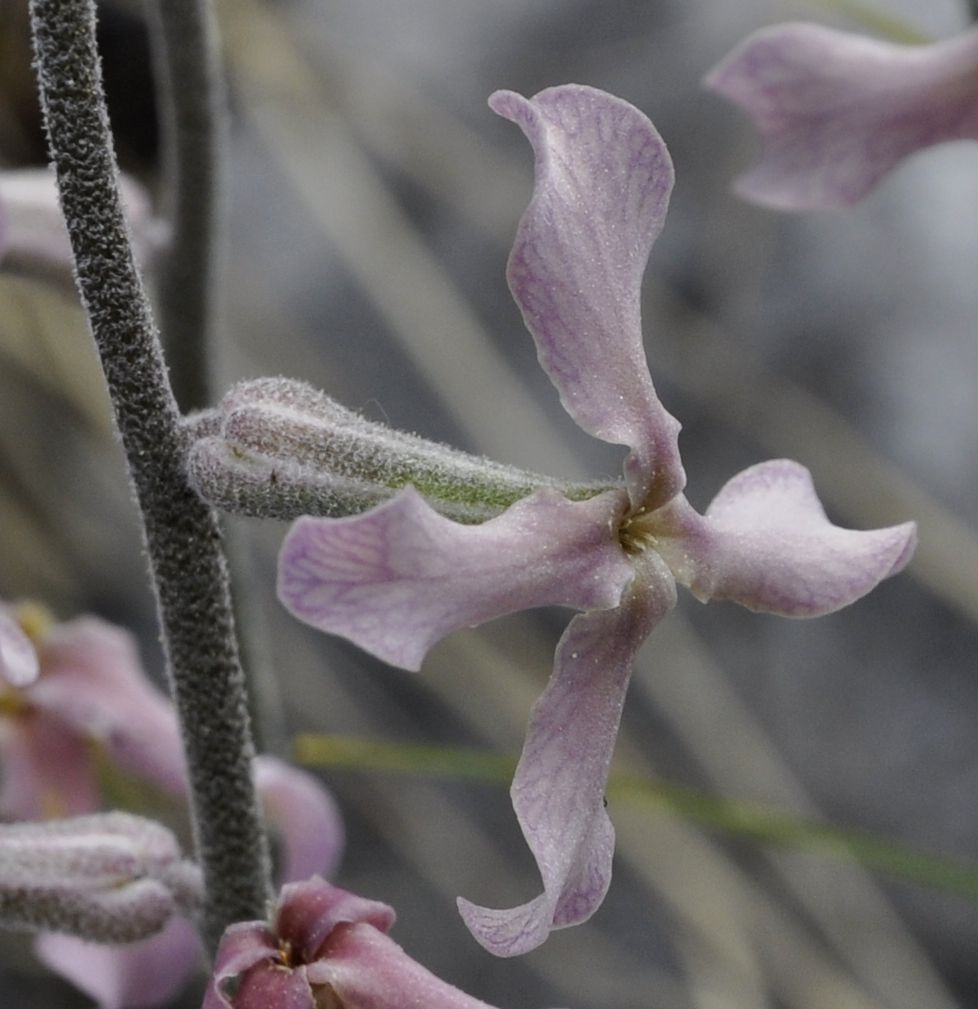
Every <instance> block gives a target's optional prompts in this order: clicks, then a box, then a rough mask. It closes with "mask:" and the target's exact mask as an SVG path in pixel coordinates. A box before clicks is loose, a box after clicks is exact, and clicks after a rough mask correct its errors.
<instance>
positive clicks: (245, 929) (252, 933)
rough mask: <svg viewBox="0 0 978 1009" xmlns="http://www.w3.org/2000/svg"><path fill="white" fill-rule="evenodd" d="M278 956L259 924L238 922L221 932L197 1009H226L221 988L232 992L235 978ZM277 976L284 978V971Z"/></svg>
mask: <svg viewBox="0 0 978 1009" xmlns="http://www.w3.org/2000/svg"><path fill="white" fill-rule="evenodd" d="M278 952H279V950H278V943H277V942H276V939H275V936H273V935H272V933H271V932H270V931H269V929H268V926H267V925H266V924H265V923H264V922H262V921H243V922H238V923H237V924H236V925H231V926H230V927H229V928H227V929H225V931H224V935H223V936H222V937H221V942H220V945H219V946H218V948H217V955H216V956H215V957H214V970H213V972H212V973H211V977H210V981H209V982H208V984H207V991H206V992H205V994H204V1003H203V1005H202V1007H201V1009H230V1007H231V1004H232V1003H231V1001H230V999H229V998H228V997H227V995H226V994H225V987H228V988H233V987H234V981H235V979H236V978H238V977H240V976H241V975H242V974H244V973H245V972H246V971H248V970H250V969H251V968H252V967H254V966H255V965H256V964H260V963H261V962H262V961H263V960H268V961H272V960H275V959H276V958H277V956H278ZM280 973H282V974H283V976H285V975H286V972H285V971H281V972H280ZM225 982H230V984H228V985H225Z"/></svg>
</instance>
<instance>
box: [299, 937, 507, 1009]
mask: <svg viewBox="0 0 978 1009" xmlns="http://www.w3.org/2000/svg"><path fill="white" fill-rule="evenodd" d="M306 975H307V977H308V979H309V982H310V983H311V984H312V985H313V986H314V988H315V986H318V985H329V987H330V988H332V990H333V992H335V994H336V995H337V996H338V999H337V1004H338V1005H342V1006H346V1007H348V1009H405V1007H407V1006H424V1007H425V1009H491V1007H490V1006H488V1005H487V1004H486V1003H485V1002H481V1001H480V1000H479V999H477V998H473V997H472V996H471V995H466V994H465V992H462V991H459V989H458V988H455V987H453V986H452V985H450V984H448V983H447V982H445V981H442V980H441V979H440V978H437V977H435V975H434V974H432V973H431V972H430V971H428V970H426V969H425V968H424V967H422V966H421V964H419V963H418V962H417V961H415V960H413V959H411V957H409V956H408V955H407V953H405V952H404V950H403V949H401V947H400V946H398V945H397V943H396V942H394V940H393V939H391V938H390V937H389V936H387V935H385V934H384V933H383V932H379V931H377V929H375V928H374V927H373V926H372V925H368V924H364V923H356V924H342V925H338V926H337V927H336V928H335V929H333V932H332V934H331V935H330V937H329V940H328V942H327V943H326V945H325V946H324V947H323V951H322V956H321V958H320V959H319V960H317V961H316V962H315V963H313V964H310V965H309V967H307V968H306ZM326 1004H327V1005H332V1004H333V1003H332V1002H331V1001H330V1000H329V999H328V998H327V999H326Z"/></svg>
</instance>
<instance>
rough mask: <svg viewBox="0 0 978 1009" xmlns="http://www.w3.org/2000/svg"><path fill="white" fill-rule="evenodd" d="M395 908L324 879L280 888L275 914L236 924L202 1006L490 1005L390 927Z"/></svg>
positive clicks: (356, 1008)
mask: <svg viewBox="0 0 978 1009" xmlns="http://www.w3.org/2000/svg"><path fill="white" fill-rule="evenodd" d="M393 924H394V911H393V909H392V908H390V907H388V906H387V905H386V904H381V903H380V902H379V901H376V900H368V899H366V898H365V897H358V896H357V895H356V894H353V893H349V892H347V891H346V890H341V889H339V887H335V886H332V885H331V884H330V883H327V882H325V881H324V880H322V879H318V878H314V879H311V880H309V881H308V882H305V883H293V884H292V885H290V886H286V887H285V888H284V889H283V890H282V895H281V897H280V899H279V904H278V908H277V910H276V913H275V918H274V921H273V923H272V924H271V925H268V924H267V923H266V922H263V921H254V922H242V923H241V924H238V925H232V926H231V927H230V928H229V929H228V930H227V931H226V932H225V933H224V938H223V939H222V940H221V945H220V947H219V948H218V951H217V957H216V959H215V963H214V973H213V975H212V977H211V981H210V985H209V986H208V989H207V994H206V995H205V997H204V1004H203V1007H202V1009H272V1007H274V1009H284V1007H288V1009H405V1007H407V1006H424V1007H425V1009H491V1006H488V1005H487V1004H486V1003H485V1002H480V1001H479V1000H478V999H475V998H472V997H471V996H470V995H466V994H465V993H464V992H462V991H459V989H458V988H454V987H452V985H450V984H448V983H446V982H445V981H442V980H440V979H439V978H437V977H435V976H434V974H432V973H431V972H430V971H427V970H425V968H424V967H422V966H421V965H420V964H419V963H417V962H416V961H415V960H412V959H411V957H409V956H408V955H407V953H405V952H404V950H403V949H401V947H400V946H398V945H397V943H396V942H394V940H393V939H391V938H390V937H389V936H388V935H387V932H388V930H389V929H390V927H391V925H393Z"/></svg>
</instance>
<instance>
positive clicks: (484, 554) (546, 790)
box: [279, 86, 915, 956]
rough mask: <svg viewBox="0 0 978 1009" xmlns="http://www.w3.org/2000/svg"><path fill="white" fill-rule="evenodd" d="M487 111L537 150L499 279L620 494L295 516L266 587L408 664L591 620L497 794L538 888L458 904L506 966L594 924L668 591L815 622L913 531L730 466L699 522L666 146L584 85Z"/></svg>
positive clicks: (407, 496)
mask: <svg viewBox="0 0 978 1009" xmlns="http://www.w3.org/2000/svg"><path fill="white" fill-rule="evenodd" d="M490 104H491V106H492V108H493V109H494V110H495V111H496V112H497V113H499V114H500V115H502V116H504V117H505V118H507V119H510V120H512V121H513V122H515V123H516V124H517V125H518V126H519V127H520V128H521V129H522V130H523V132H524V133H525V134H526V136H527V138H528V139H529V141H530V143H531V144H532V146H533V149H534V152H535V155H536V179H535V187H534V193H533V198H532V200H531V202H530V205H529V207H528V209H527V211H526V213H525V215H524V217H523V219H522V221H521V223H520V226H519V231H518V233H517V237H516V243H515V246H514V248H513V251H512V254H511V256H510V260H509V273H508V276H509V283H510V288H511V290H512V292H513V295H514V297H515V299H516V301H517V302H518V304H519V306H520V308H521V310H522V313H523V317H524V319H525V321H526V324H527V327H528V328H529V330H530V332H531V333H532V334H533V337H534V339H535V341H536V345H537V352H538V355H539V359H540V363H541V364H542V365H543V367H544V369H545V370H546V371H547V373H548V375H549V376H550V378H551V380H552V381H553V383H554V385H555V386H556V387H557V389H558V391H559V393H560V396H561V401H562V402H563V405H564V407H565V408H566V409H567V411H568V412H569V413H570V414H571V416H572V417H573V418H574V420H576V421H577V423H578V424H579V425H580V426H581V427H583V428H584V430H585V431H587V432H589V433H590V434H592V435H594V436H595V437H597V438H600V439H602V440H604V441H607V442H611V443H614V444H624V445H627V446H628V447H629V449H630V453H629V455H628V458H627V460H626V462H625V480H624V484H623V485H622V486H621V488H620V489H617V490H609V491H606V492H604V493H601V494H600V495H597V496H595V497H592V498H590V499H588V500H584V501H576V502H572V501H570V500H567V499H566V498H564V497H563V496H562V495H561V494H560V493H559V492H558V491H556V490H554V489H552V488H544V489H542V490H539V491H537V492H535V493H534V494H532V495H531V496H529V497H527V498H524V499H522V500H520V501H518V502H517V503H516V504H514V505H512V506H511V507H510V508H509V509H508V510H506V511H505V512H504V513H503V514H502V515H500V516H498V517H496V518H493V519H490V520H489V521H487V522H485V523H483V524H482V525H474V526H463V525H459V524H457V523H454V522H452V521H450V520H449V519H446V518H444V517H443V516H441V515H439V514H437V513H436V512H435V511H433V510H432V509H431V508H430V507H429V506H428V504H427V503H426V502H425V501H424V500H423V499H422V497H421V496H420V495H419V494H418V493H417V492H416V491H414V490H413V489H412V488H407V489H405V490H403V491H401V492H400V493H399V494H398V495H397V496H396V497H394V498H393V499H392V500H390V501H388V502H386V503H384V504H381V505H379V506H377V507H375V508H373V509H372V510H371V511H368V512H366V513H364V514H362V515H358V516H351V517H347V518H338V519H315V518H308V517H307V518H302V519H299V520H298V521H297V522H296V523H295V525H294V526H293V528H292V529H291V530H290V532H289V535H288V537H287V538H286V541H285V543H284V545H283V548H282V553H281V558H280V568H279V594H280V597H281V599H282V600H283V602H284V603H285V605H286V606H287V607H289V609H290V610H291V611H292V612H293V613H294V614H295V615H297V616H298V617H300V618H301V619H303V620H305V621H307V622H308V623H310V624H312V625H314V626H316V627H318V628H321V629H322V630H326V631H329V632H331V633H334V634H340V635H342V636H344V637H346V638H348V639H350V640H351V641H354V642H355V643H357V644H358V645H360V646H361V647H362V648H364V649H366V650H367V651H369V652H371V653H373V654H374V655H376V656H378V657H380V658H382V659H384V660H386V661H388V662H391V663H393V664H396V665H399V666H402V667H405V668H408V669H417V668H418V667H419V665H420V663H421V661H422V659H423V657H424V655H425V653H426V652H427V650H428V649H429V648H430V647H431V646H432V645H433V644H434V643H435V642H436V641H437V640H439V639H440V638H441V637H443V636H444V635H446V634H448V633H450V632H451V631H453V630H456V629H459V628H463V627H467V626H470V625H474V624H478V623H481V622H483V621H486V620H489V619H491V618H493V617H497V616H501V615H503V614H506V613H511V612H513V611H516V610H521V609H524V608H527V607H532V606H544V605H561V606H567V607H571V608H574V609H578V610H583V611H585V612H583V613H582V614H579V615H578V616H575V617H574V619H573V620H572V621H571V623H570V625H569V627H568V628H567V630H566V631H565V633H564V635H563V637H562V639H561V641H560V643H559V645H558V646H557V652H556V657H555V664H554V671H553V675H552V677H551V680H550V683H549V685H548V686H547V688H546V690H545V691H544V693H543V695H542V696H541V697H540V699H539V700H538V701H537V703H536V705H535V706H534V708H533V711H532V713H531V716H530V722H529V727H528V730H527V737H526V743H525V746H524V749H523V754H522V757H521V760H520V763H519V766H518V768H517V771H516V775H515V778H514V781H513V786H512V798H513V805H514V807H515V810H516V814H517V817H518V819H519V822H520V826H521V827H522V830H523V834H524V836H525V837H526V840H527V843H528V844H529V846H530V849H531V850H532V852H533V854H534V856H535V858H536V862H537V865H538V867H539V870H540V873H541V876H542V878H543V892H542V893H541V894H540V895H539V896H538V897H536V898H535V899H533V900H531V901H529V902H528V903H526V904H523V905H522V906H520V907H516V908H512V909H508V910H496V909H489V908H484V907H479V906H477V905H474V904H472V903H470V902H468V901H466V900H462V899H460V900H459V908H460V911H461V913H462V915H463V917H464V919H465V921H466V923H467V925H468V926H469V928H470V929H471V931H472V932H473V934H474V935H475V936H476V938H477V939H478V940H479V941H480V942H481V943H482V944H483V945H484V946H485V947H486V948H487V949H489V950H490V951H492V952H494V953H497V954H499V955H503V956H510V955H514V954H517V953H523V952H526V951H528V950H530V949H533V948H534V947H535V946H537V945H539V944H540V943H541V942H543V941H544V940H545V939H546V937H547V935H548V934H549V932H550V930H551V929H553V928H559V927H563V926H567V925H573V924H576V923H578V922H581V921H583V920H584V919H586V918H587V917H589V916H590V915H591V914H592V913H593V912H594V910H595V909H596V908H597V907H598V905H599V904H600V903H601V900H602V899H603V897H604V894H605V892H606V890H607V888H608V885H609V881H610V873H611V859H612V851H613V846H614V830H613V828H612V825H611V822H610V820H609V818H608V815H607V813H606V812H605V809H604V803H603V801H602V800H603V795H604V788H605V782H606V778H607V774H608V767H609V763H610V759H611V754H612V749H613V746H614V741H615V736H616V733H617V730H618V724H619V719H620V715H621V709H622V703H623V700H624V696H625V690H626V686H627V683H628V679H629V676H630V673H631V668H632V664H633V659H634V657H635V654H636V652H637V650H638V648H639V647H640V646H641V644H642V643H643V642H644V641H645V639H646V637H648V635H649V633H650V632H651V631H652V629H653V628H654V627H655V625H656V623H657V622H658V621H659V620H660V619H661V618H662V617H663V616H664V615H665V614H666V613H667V612H668V610H669V609H670V608H671V607H672V606H673V604H674V603H675V599H676V582H679V583H681V584H683V585H686V586H687V587H688V588H689V589H691V591H692V592H693V593H694V595H696V596H697V597H698V598H699V599H701V600H704V601H705V600H708V599H732V600H734V601H736V602H739V603H741V604H742V605H744V606H747V607H749V608H751V609H754V610H760V611H766V612H772V613H779V614H784V615H787V616H794V617H809V616H818V615H820V614H825V613H830V612H832V611H834V610H837V609H839V608H840V607H843V606H846V605H847V604H849V603H851V602H853V601H854V600H855V599H858V598H859V597H860V596H862V595H864V594H865V593H866V592H868V591H870V589H872V588H873V587H874V586H875V585H876V584H877V583H878V582H879V581H880V580H881V579H883V578H885V577H887V576H888V575H891V574H893V573H894V572H896V571H899V570H900V569H901V568H902V567H903V566H904V565H905V564H906V563H907V561H908V559H909V557H910V555H911V553H912V550H913V546H914V540H915V529H914V526H913V525H912V524H905V525H901V526H896V527H893V528H889V529H881V530H876V531H873V532H853V531H849V530H844V529H840V528H838V527H837V526H834V525H832V524H831V523H830V522H829V520H828V519H827V518H826V516H825V513H824V511H823V510H822V507H821V505H820V504H819V501H818V498H817V497H816V495H815V492H814V490H813V487H812V483H811V479H810V477H809V474H808V472H807V470H805V469H804V468H803V467H802V466H800V465H798V464H797V463H794V462H787V461H784V460H776V461H773V462H767V463H762V464H761V465H758V466H754V467H752V468H750V469H748V470H745V471H744V472H743V473H740V474H739V475H738V476H736V477H734V478H733V479H732V480H731V481H730V482H729V483H727V485H726V486H725V487H723V489H722V490H721V491H720V493H719V494H718V495H717V496H716V498H715V499H714V501H713V503H712V504H711V505H710V507H709V508H708V509H707V511H706V513H705V515H699V514H697V513H696V512H695V511H694V510H693V508H692V506H691V505H690V504H689V503H688V502H687V500H686V498H685V497H684V496H683V493H682V491H683V487H684V484H685V475H684V473H683V469H682V465H681V462H680V457H679V449H678V441H677V437H678V434H679V424H678V423H677V421H676V420H675V419H674V418H673V417H671V416H670V415H669V414H668V413H667V412H666V410H665V408H664V407H663V406H662V404H661V403H660V401H659V399H658V397H657V395H656V392H655V389H654V387H653V384H652V380H651V377H650V375H649V371H648V366H647V364H646V360H645V352H644V349H643V344H642V332H641V326H640V310H639V302H640V286H641V280H642V275H643V273H644V270H645V265H646V262H647V259H648V256H649V252H650V250H651V248H652V244H653V242H654V240H655V238H656V236H657V235H658V233H659V231H660V229H661V226H662V224H663V220H664V218H665V214H666V207H667V203H668V198H669V193H670V189H671V186H672V180H673V172H672V165H671V162H670V159H669V155H668V152H667V151H666V148H665V145H664V144H663V142H662V140H661V138H660V137H659V135H658V133H657V132H656V130H655V128H654V127H653V126H652V124H651V123H650V122H649V121H648V119H646V117H645V116H644V115H642V114H641V113H640V112H639V111H638V110H636V109H635V108H633V107H632V106H631V105H629V104H627V103H626V102H624V101H621V100H620V99H617V98H614V97H612V96H610V95H607V94H604V93H603V92H600V91H596V90H594V89H591V88H587V87H580V86H566V87H557V88H551V89H549V90H546V91H543V92H541V93H540V94H538V95H537V96H536V97H534V98H533V99H530V100H527V99H525V98H523V97H521V96H519V95H517V94H514V93H512V92H497V93H496V94H495V95H493V96H492V98H491V99H490Z"/></svg>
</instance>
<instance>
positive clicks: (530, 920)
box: [458, 552, 676, 956]
mask: <svg viewBox="0 0 978 1009" xmlns="http://www.w3.org/2000/svg"><path fill="white" fill-rule="evenodd" d="M675 600H676V587H675V582H674V581H673V578H672V575H671V574H670V572H669V570H668V568H667V567H666V566H665V564H664V562H663V561H662V560H661V558H659V557H658V555H656V554H655V553H653V552H650V553H648V554H644V555H642V556H640V557H639V558H638V559H637V560H636V574H635V579H634V581H633V583H632V585H631V586H630V587H629V589H628V590H626V592H625V595H624V597H623V599H622V603H621V606H619V607H618V608H617V609H614V610H609V611H602V612H594V613H584V614H581V615H580V616H577V617H575V618H574V619H573V620H572V621H571V623H570V626H569V627H568V628H567V630H566V632H565V633H564V636H563V638H562V639H561V642H560V644H559V645H558V647H557V654H556V657H555V661H554V672H553V676H552V677H551V679H550V683H549V684H548V685H547V689H546V690H545V691H544V693H543V695H542V696H541V697H540V699H539V700H538V701H537V703H536V704H535V705H534V708H533V712H532V714H531V716H530V724H529V727H528V729H527V735H526V743H525V745H524V747H523V755H522V757H521V758H520V763H519V766H518V767H517V770H516V776H515V778H514V779H513V787H512V792H511V794H512V797H513V806H514V808H515V810H516V815H517V817H518V819H519V821H520V826H521V827H522V829H523V835H524V837H525V838H526V841H527V844H528V845H529V846H530V850H531V851H532V852H533V856H534V858H535V859H536V862H537V866H538V868H539V870H540V875H541V876H542V877H543V893H542V894H540V896H538V897H536V898H535V899H534V900H531V901H530V902H529V903H527V904H523V905H522V906H520V907H515V908H510V909H507V910H496V909H492V908H486V907H480V906H478V905H476V904H472V903H470V902H469V901H467V900H464V899H463V898H459V901H458V906H459V911H460V912H461V914H462V917H463V919H464V920H465V924H466V925H468V927H469V929H470V930H471V931H472V934H473V935H474V936H475V938H476V939H477V940H478V941H479V942H480V943H481V944H482V945H483V946H484V947H485V948H486V949H487V950H489V952H490V953H495V954H496V955H497V956H515V955H517V954H520V953H526V952H529V951H530V950H531V949H534V948H535V947H537V946H539V945H540V944H541V943H542V942H544V941H545V940H546V938H547V936H548V935H549V934H550V931H551V929H554V928H563V927H565V926H567V925H576V924H578V923H579V922H582V921H584V920H586V919H587V918H589V917H590V916H591V915H592V914H593V913H594V911H596V910H597V908H598V906H599V905H600V904H601V901H602V900H603V899H604V895H605V893H606V892H607V889H608V884H609V882H610V880H611V859H612V854H613V852H614V841H615V833H614V828H613V827H612V825H611V821H610V820H609V818H608V814H607V813H606V812H605V809H604V790H605V784H606V782H607V779H608V767H609V764H610V762H611V755H612V751H613V750H614V745H615V738H616V736H617V733H618V723H619V720H620V718H621V709H622V705H623V703H624V700H625V690H626V688H627V686H628V680H629V677H630V676H631V671H632V662H633V660H634V657H635V653H636V652H637V651H638V649H639V647H640V646H641V644H642V642H643V641H645V639H646V638H647V637H648V635H649V634H650V633H651V631H652V629H653V627H655V625H656V623H658V621H659V620H660V619H661V618H662V617H663V616H664V615H665V614H666V613H667V612H668V611H669V609H670V608H671V607H672V606H673V605H674V603H675Z"/></svg>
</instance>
